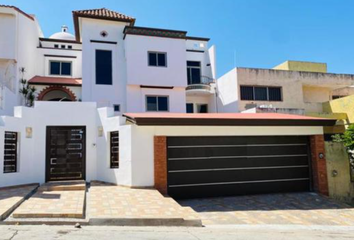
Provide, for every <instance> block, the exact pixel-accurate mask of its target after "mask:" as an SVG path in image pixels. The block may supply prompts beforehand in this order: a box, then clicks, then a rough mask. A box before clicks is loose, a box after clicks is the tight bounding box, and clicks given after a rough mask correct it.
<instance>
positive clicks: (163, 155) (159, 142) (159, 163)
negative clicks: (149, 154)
mask: <svg viewBox="0 0 354 240" xmlns="http://www.w3.org/2000/svg"><path fill="white" fill-rule="evenodd" d="M154 179H155V188H156V189H157V190H158V191H159V192H160V193H161V194H164V195H165V194H167V138H166V136H155V137H154Z"/></svg>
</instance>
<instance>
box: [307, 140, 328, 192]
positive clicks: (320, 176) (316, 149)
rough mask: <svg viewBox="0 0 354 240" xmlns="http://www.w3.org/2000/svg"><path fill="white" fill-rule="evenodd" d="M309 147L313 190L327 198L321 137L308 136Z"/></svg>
mask: <svg viewBox="0 0 354 240" xmlns="http://www.w3.org/2000/svg"><path fill="white" fill-rule="evenodd" d="M310 145H311V162H312V178H313V186H314V190H315V191H316V192H318V193H321V194H323V195H327V196H328V195H329V192H328V176H327V166H326V156H325V146H324V138H323V135H313V136H310Z"/></svg>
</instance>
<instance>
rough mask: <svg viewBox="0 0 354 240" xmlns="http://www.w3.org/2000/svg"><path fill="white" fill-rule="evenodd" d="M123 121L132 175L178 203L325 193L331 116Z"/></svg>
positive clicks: (135, 116)
mask: <svg viewBox="0 0 354 240" xmlns="http://www.w3.org/2000/svg"><path fill="white" fill-rule="evenodd" d="M124 116H125V117H126V119H127V122H128V123H129V124H130V125H129V129H128V130H131V134H130V132H129V131H127V134H130V135H128V137H127V139H130V138H129V137H130V136H131V139H133V141H131V142H132V143H133V144H131V142H130V141H127V146H126V147H125V149H130V150H131V151H132V152H133V153H134V157H135V158H134V161H135V165H134V166H138V167H137V168H133V169H132V171H133V173H132V174H133V176H136V179H137V180H139V183H141V182H143V180H144V181H145V182H149V183H151V184H153V186H154V188H156V189H157V190H159V191H160V193H161V194H164V195H169V196H171V197H173V198H175V199H182V198H203V197H219V196H234V195H247V194H266V193H282V192H283V193H285V192H309V191H314V192H318V193H321V194H324V195H328V177H327V169H326V158H325V154H324V152H325V149H324V147H325V145H324V138H323V127H324V126H333V125H334V124H335V123H336V120H335V119H326V118H317V117H308V116H300V115H289V114H278V113H218V114H211V113H208V114H184V113H129V114H125V115H124ZM122 134H125V133H124V132H122ZM120 143H123V142H120ZM149 156H150V157H149ZM152 176H153V179H152V178H151V177H152Z"/></svg>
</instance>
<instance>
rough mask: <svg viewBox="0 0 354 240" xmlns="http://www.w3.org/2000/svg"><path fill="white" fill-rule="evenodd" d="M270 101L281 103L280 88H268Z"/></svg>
mask: <svg viewBox="0 0 354 240" xmlns="http://www.w3.org/2000/svg"><path fill="white" fill-rule="evenodd" d="M268 99H269V101H281V100H282V98H281V88H280V87H269V88H268Z"/></svg>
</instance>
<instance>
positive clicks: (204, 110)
mask: <svg viewBox="0 0 354 240" xmlns="http://www.w3.org/2000/svg"><path fill="white" fill-rule="evenodd" d="M197 111H198V113H208V104H198V105H197Z"/></svg>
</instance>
